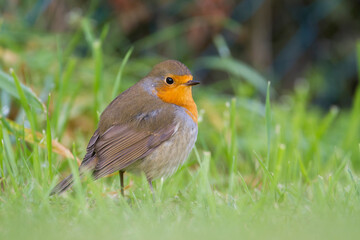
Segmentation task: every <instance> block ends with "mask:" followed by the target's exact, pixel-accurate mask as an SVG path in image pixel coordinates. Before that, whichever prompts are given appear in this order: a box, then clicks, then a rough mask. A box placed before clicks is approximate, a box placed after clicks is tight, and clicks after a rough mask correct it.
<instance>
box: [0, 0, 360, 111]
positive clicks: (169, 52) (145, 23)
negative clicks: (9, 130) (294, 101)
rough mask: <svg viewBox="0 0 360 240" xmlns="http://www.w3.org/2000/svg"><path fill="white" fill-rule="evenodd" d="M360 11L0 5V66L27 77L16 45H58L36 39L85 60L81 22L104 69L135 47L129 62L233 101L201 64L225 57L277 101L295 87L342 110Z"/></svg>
mask: <svg viewBox="0 0 360 240" xmlns="http://www.w3.org/2000/svg"><path fill="white" fill-rule="evenodd" d="M359 11H360V4H359V2H358V1H350V0H347V1H346V0H292V1H285V0H242V1H235V0H197V1H179V0H178V1H141V0H107V1H95V0H92V1H85V0H71V1H70V0H26V1H21V0H3V1H1V3H0V13H1V21H2V22H1V31H0V34H1V35H0V36H1V37H0V46H1V49H0V62H1V66H2V68H3V69H6V68H8V67H10V66H11V67H13V65H14V63H16V64H22V68H23V69H24V71H35V70H36V68H33V67H32V66H31V65H34V64H36V63H34V62H32V61H33V60H32V59H31V56H29V58H27V59H26V58H23V57H16V56H17V54H18V53H19V52H20V51H21V50H20V49H23V48H27V49H28V50H29V51H33V53H32V56H34V55H36V54H37V52H38V51H46V50H48V51H50V49H51V45H54V44H56V39H55V38H50V39H49V37H48V35H46V36H47V37H45V38H47V41H46V39H42V35H45V34H47V33H51V34H52V36H61V37H59V38H58V39H57V44H58V45H60V46H62V47H63V48H66V47H68V46H69V45H71V47H70V49H69V48H67V50H68V52H67V53H66V54H70V52H71V54H75V55H76V56H78V57H87V56H89V55H91V49H90V48H89V45H88V44H87V42H86V39H85V38H86V37H85V36H84V34H82V30H81V21H82V20H83V19H84V18H86V19H87V20H89V22H90V23H89V24H90V25H91V27H92V28H93V32H94V37H95V38H98V37H100V36H101V33H103V37H104V39H103V50H104V52H105V54H106V55H111V56H113V60H112V62H111V61H109V62H107V63H105V71H106V68H109V67H111V64H117V63H119V62H120V61H121V59H122V58H123V56H124V55H125V53H126V52H127V51H128V50H129V48H130V47H132V46H133V47H134V51H133V53H132V57H133V58H136V59H139V58H143V59H150V58H173V59H178V60H181V61H183V62H185V63H186V64H188V65H189V66H190V67H191V69H192V71H193V72H194V74H195V75H196V76H197V78H199V79H200V80H201V81H202V82H203V83H205V84H214V86H216V87H217V88H218V87H220V88H221V90H222V92H223V93H226V94H232V93H234V91H237V90H239V89H235V90H234V87H233V85H232V84H231V82H230V81H232V80H231V78H234V75H229V74H227V73H225V72H224V71H222V70H224V69H223V68H222V67H218V68H219V69H218V71H216V69H211V70H209V69H207V68H206V67H205V66H204V64H205V63H204V62H202V61H201V60H202V59H203V58H204V57H209V56H225V57H228V56H231V57H232V58H234V59H236V60H237V61H241V63H245V64H246V65H248V66H251V67H252V68H253V69H255V70H256V71H257V72H258V73H260V74H261V75H262V76H263V78H264V79H266V80H268V81H272V83H273V85H272V86H273V88H274V89H275V90H276V93H279V94H278V95H280V94H281V93H284V92H287V91H292V89H293V88H294V86H295V85H296V84H297V82H299V81H303V82H307V83H308V84H309V87H310V95H311V103H313V104H316V105H319V106H320V107H322V108H325V109H327V108H329V107H330V106H332V105H338V106H341V107H347V106H349V105H350V104H351V99H352V96H353V94H354V89H355V86H356V84H357V70H356V57H355V43H356V39H357V38H359V33H360V15H359V14H358V13H359ZM104 28H105V30H104ZM104 31H106V33H104ZM49 45H50V46H49ZM46 47H48V48H49V49H46ZM47 54H48V55H51V54H52V55H55V54H56V52H55V51H51V52H48V53H47ZM38 55H41V53H39V54H38ZM48 55H46V54H45V56H44V57H43V58H45V59H44V60H45V62H46V58H47V57H48V58H51V57H52V56H48ZM65 58H66V57H65ZM42 60H43V59H40V60H38V62H39V61H42ZM38 64H44V63H43V62H39V63H38ZM209 64H210V63H209ZM205 65H207V64H205ZM225 68H226V67H225ZM29 69H32V70H29ZM146 70H148V69H146ZM235 71H236V70H235ZM235 76H237V75H236V74H235ZM239 78H240V79H241V76H240V77H238V78H237V79H235V81H237V80H239ZM233 80H234V79H233ZM245 85H246V84H245ZM255 86H257V85H256V84H255ZM252 87H253V85H252V84H251V82H250V86H244V87H243V88H242V89H240V90H239V91H243V92H242V93H243V94H248V95H251V94H257V93H258V91H253V90H252ZM255 90H256V89H255ZM275 96H276V95H275Z"/></svg>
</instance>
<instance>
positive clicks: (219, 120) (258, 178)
mask: <svg viewBox="0 0 360 240" xmlns="http://www.w3.org/2000/svg"><path fill="white" fill-rule="evenodd" d="M82 27H83V32H84V34H85V36H86V40H87V44H88V46H89V49H90V52H91V56H88V57H85V58H77V57H74V56H71V57H70V58H68V56H70V55H71V54H69V50H67V49H73V48H74V47H73V46H71V47H70V48H69V47H67V48H64V49H61V40H59V38H55V37H53V36H47V37H45V39H44V40H43V41H44V42H52V43H53V45H51V46H49V48H51V49H52V50H53V52H55V53H56V52H57V55H56V56H50V57H49V56H47V55H46V56H43V57H44V58H45V57H46V58H49V61H47V62H44V64H43V65H41V64H40V65H34V64H35V62H32V61H31V60H32V59H31V58H29V57H28V56H32V55H30V52H32V51H35V50H36V49H35V50H34V49H21V50H18V51H17V52H16V54H17V55H18V56H19V58H21V59H23V61H24V62H25V63H26V64H27V65H28V66H29V71H30V72H31V76H32V77H31V78H29V77H30V76H29V75H27V74H22V77H21V78H20V79H19V78H18V76H17V75H18V74H19V72H20V71H19V68H18V67H16V66H14V70H12V71H8V69H3V70H2V71H1V75H0V81H2V82H4V83H5V81H6V84H1V88H2V92H1V99H2V102H1V107H2V109H4V107H5V106H10V105H9V104H8V103H9V102H11V101H12V100H14V99H16V104H17V106H18V108H19V111H20V113H19V115H18V117H17V118H16V119H14V120H10V119H8V118H6V117H5V115H3V116H2V117H1V122H0V139H1V141H0V152H1V154H0V173H1V179H0V181H1V193H0V238H1V239H19V238H24V239H39V238H40V239H41V238H44V239H67V238H76V239H98V238H104V239H107V238H110V239H115V238H129V237H130V238H134V239H144V238H148V239H156V238H164V239H168V238H171V239H183V238H190V237H191V238H198V237H207V238H209V239H219V238H249V239H259V238H266V239H289V238H291V239H297V238H298V239H303V238H308V239H319V238H328V239H339V238H343V239H355V238H356V237H357V236H359V234H360V230H359V228H358V223H359V222H360V180H359V173H360V134H359V132H358V130H359V127H360V126H359V125H360V121H359V118H360V116H359V109H360V108H359V99H360V98H359V96H360V84H358V89H357V91H356V96H355V99H354V105H353V107H352V108H350V109H339V108H336V107H334V108H332V109H330V110H329V111H328V112H324V111H323V110H320V109H318V108H316V107H314V106H312V105H311V104H309V91H310V89H309V87H308V85H307V84H306V82H303V83H299V84H298V85H297V86H296V88H295V91H294V92H293V93H289V94H286V95H283V96H276V95H275V91H273V90H272V89H270V84H268V86H267V88H266V81H265V79H264V78H263V77H262V76H261V75H260V74H258V73H257V72H256V71H254V70H253V69H251V68H250V67H249V66H247V65H245V64H243V63H241V62H239V61H238V60H234V59H232V58H231V57H229V56H222V57H215V56H214V57H209V58H203V59H200V60H199V61H198V62H194V63H193V66H197V67H199V68H200V67H202V68H208V69H214V70H219V69H220V70H222V71H224V72H225V73H227V74H228V78H229V80H228V81H226V82H225V83H222V84H229V85H231V86H232V87H233V88H234V95H231V96H228V95H224V94H223V93H222V92H221V91H219V90H217V85H211V84H210V85H208V86H204V85H199V86H197V87H195V88H194V96H195V100H196V102H197V104H198V108H199V112H200V121H199V136H198V140H197V143H196V148H195V149H194V150H193V153H192V154H191V156H190V158H189V160H188V161H187V162H186V164H185V165H184V166H183V167H181V168H180V169H179V170H178V171H177V172H176V173H175V175H174V176H172V177H171V178H169V179H166V180H162V179H160V180H157V181H156V182H155V191H156V193H157V196H158V199H157V201H156V202H153V200H152V197H151V193H150V190H149V188H148V186H147V181H146V179H145V177H144V176H135V175H131V174H126V176H125V184H126V185H127V186H128V187H127V189H126V191H125V193H126V197H125V198H122V197H120V196H119V179H118V177H117V176H113V177H109V178H104V179H101V180H98V181H96V182H93V181H91V180H90V179H89V178H87V179H85V180H84V181H83V182H80V181H79V179H78V177H76V176H78V174H77V165H76V161H75V160H74V157H72V156H71V154H70V156H69V154H68V153H65V152H64V151H59V149H62V148H60V147H59V143H58V141H60V142H61V143H62V144H63V145H65V146H66V147H67V148H68V150H70V151H71V153H72V154H73V155H74V156H75V157H78V158H82V156H83V155H84V153H85V149H86V145H87V141H88V140H89V138H90V136H91V134H92V133H93V131H94V130H95V128H96V123H97V119H98V116H99V113H100V112H101V111H102V109H104V107H105V106H106V105H107V104H108V103H109V102H110V101H111V100H112V97H113V96H114V91H116V92H118V93H120V92H121V91H124V90H125V89H126V88H128V87H129V86H130V85H132V84H133V83H134V82H136V80H138V79H140V78H141V77H142V76H145V75H146V73H147V72H148V70H149V69H150V68H151V66H152V65H154V64H155V63H157V62H158V60H159V58H157V57H154V58H150V57H141V56H138V57H136V58H133V57H131V55H132V52H133V49H130V50H128V51H127V53H126V55H125V56H124V59H122V60H121V61H119V60H118V59H114V57H113V56H111V55H107V54H105V53H104V52H103V51H102V46H103V44H104V42H103V41H104V40H103V39H104V38H105V36H106V34H107V31H108V29H107V30H106V28H105V30H104V31H103V33H102V34H100V37H99V38H96V37H95V34H94V33H92V32H91V31H92V30H91V26H90V25H89V23H88V22H86V21H85V22H83V23H82ZM107 28H108V27H107ZM174 29H175V30H176V27H175V28H171V29H169V30H168V31H170V32H172V31H174ZM165 33H166V34H165V36H161V33H159V34H158V35H156V36H154V37H155V38H156V41H160V40H162V39H166V38H167V37H168V34H169V33H168V32H167V31H165ZM47 38H48V39H47ZM73 38H76V39H79V35H76V36H74V37H73ZM56 39H57V41H56ZM159 39H160V40H159ZM145 40H146V41H145ZM145 40H144V41H145V43H146V44H145V43H144V44H143V48H145V47H146V46H147V45H151V44H153V43H152V42H151V38H149V39H145ZM29 41H31V39H30V40H29ZM76 41H79V40H76ZM70 43H71V41H70ZM221 44H225V43H224V42H223V41H217V45H221ZM359 46H360V45H358V60H359V62H360V50H359V49H360V47H359ZM37 47H38V48H41V45H38V46H37ZM218 47H219V48H222V49H227V47H226V46H222V47H221V46H218ZM35 48H36V46H35ZM136 50H137V49H136V46H135V48H134V52H135V51H136ZM62 52H64V53H65V54H62ZM38 54H39V56H38V57H39V58H41V56H42V54H45V53H42V52H41V51H40V50H39V53H38ZM120 62H121V64H120ZM114 63H116V64H114ZM230 63H231V64H230ZM119 67H120V69H119ZM190 67H192V66H190ZM9 79H10V80H11V81H10V83H11V84H9ZM20 80H21V81H22V82H26V83H27V84H21V83H20ZM241 80H243V81H241ZM25 85H28V87H29V86H31V87H32V88H33V89H34V90H35V92H36V93H37V94H34V93H32V92H31V91H30V90H29V88H28V87H25ZM45 86H51V87H45ZM114 86H115V87H114ZM14 89H16V92H15V91H14ZM118 89H119V91H117V90H118ZM239 89H250V92H257V93H259V94H253V95H251V96H250V97H249V96H244V95H242V94H240V93H241V91H243V90H241V91H238V90H239ZM11 96H12V97H11ZM38 96H45V97H43V98H41V97H38ZM259 96H260V97H259ZM39 99H41V101H42V103H40V102H39V101H40V100H39ZM45 105H46V107H44V106H45ZM39 106H40V107H39ZM56 149H57V150H56ZM61 152H63V153H62V154H61ZM59 153H60V154H59ZM64 156H67V157H64ZM70 172H73V173H74V174H75V177H76V178H75V180H76V182H75V186H74V191H70V192H69V193H67V194H65V195H63V196H54V197H49V193H50V191H51V189H52V187H53V186H54V185H55V184H56V183H57V182H58V181H59V180H60V179H61V178H62V177H64V176H65V175H66V174H68V173H70Z"/></svg>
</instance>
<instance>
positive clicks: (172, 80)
mask: <svg viewBox="0 0 360 240" xmlns="http://www.w3.org/2000/svg"><path fill="white" fill-rule="evenodd" d="M166 83H167V84H173V83H174V79H172V78H171V77H167V78H166Z"/></svg>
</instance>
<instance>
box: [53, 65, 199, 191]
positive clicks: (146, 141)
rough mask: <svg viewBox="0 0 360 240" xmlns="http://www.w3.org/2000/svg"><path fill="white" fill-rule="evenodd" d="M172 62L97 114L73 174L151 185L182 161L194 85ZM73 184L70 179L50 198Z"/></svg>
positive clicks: (192, 120)
mask: <svg viewBox="0 0 360 240" xmlns="http://www.w3.org/2000/svg"><path fill="white" fill-rule="evenodd" d="M199 83H200V82H199V81H196V80H194V79H193V75H192V74H191V72H190V70H189V69H188V68H187V67H186V66H185V65H184V64H183V63H181V62H179V61H177V60H165V61H163V62H160V63H158V64H156V65H155V66H154V67H153V69H152V70H151V71H150V72H149V73H148V74H147V75H146V76H145V77H144V78H143V79H141V80H140V81H139V82H137V83H136V84H134V85H133V86H131V87H130V88H128V89H127V90H126V91H124V92H122V93H121V94H119V95H118V96H117V97H116V98H115V99H114V100H113V101H112V102H111V103H110V104H109V105H108V106H107V107H106V108H105V110H104V111H103V112H102V114H101V116H100V119H99V123H98V128H97V129H96V131H95V132H94V134H93V136H92V137H91V139H90V141H89V143H88V145H87V148H86V154H85V156H84V158H83V160H82V162H81V164H80V166H79V175H80V176H83V175H84V174H85V173H90V175H91V176H92V178H93V179H94V180H96V179H99V178H102V177H105V176H107V175H110V174H112V173H117V172H119V176H120V188H121V194H122V196H124V173H125V172H131V173H144V174H145V176H146V179H147V181H148V184H149V187H150V190H151V192H152V194H153V196H154V189H153V185H152V181H153V180H155V179H158V178H163V177H164V178H166V177H169V176H171V175H172V174H173V173H175V171H176V170H177V169H178V168H179V166H181V165H182V164H183V163H184V162H185V160H186V159H187V158H188V156H189V154H190V152H191V150H192V148H193V147H194V145H195V142H196V139H197V135H198V111H197V106H196V103H195V101H194V99H193V97H192V86H195V85H197V84H199ZM73 182H74V179H73V176H72V174H70V175H69V176H68V177H66V178H65V179H63V180H62V181H61V182H60V183H58V184H57V185H56V186H55V187H54V188H53V189H52V191H51V193H50V195H54V194H61V193H63V192H64V191H66V190H67V189H69V188H70V187H71V186H72V184H73Z"/></svg>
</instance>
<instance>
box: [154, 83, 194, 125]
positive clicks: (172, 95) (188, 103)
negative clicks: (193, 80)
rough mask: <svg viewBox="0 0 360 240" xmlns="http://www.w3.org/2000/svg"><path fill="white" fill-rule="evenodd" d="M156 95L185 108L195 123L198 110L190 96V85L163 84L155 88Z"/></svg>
mask: <svg viewBox="0 0 360 240" xmlns="http://www.w3.org/2000/svg"><path fill="white" fill-rule="evenodd" d="M157 95H158V97H159V98H160V99H161V100H163V101H164V102H167V103H172V104H176V105H178V106H181V107H183V108H185V109H186V113H187V114H188V115H189V116H190V117H191V118H192V119H193V120H194V122H196V123H197V119H198V111H197V107H196V104H195V102H194V99H193V98H192V93H191V87H190V86H186V85H183V84H180V83H179V84H176V85H174V86H166V85H165V86H163V87H160V88H158V89H157Z"/></svg>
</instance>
